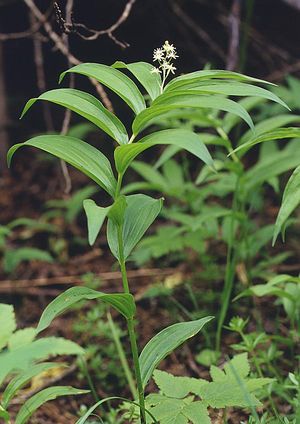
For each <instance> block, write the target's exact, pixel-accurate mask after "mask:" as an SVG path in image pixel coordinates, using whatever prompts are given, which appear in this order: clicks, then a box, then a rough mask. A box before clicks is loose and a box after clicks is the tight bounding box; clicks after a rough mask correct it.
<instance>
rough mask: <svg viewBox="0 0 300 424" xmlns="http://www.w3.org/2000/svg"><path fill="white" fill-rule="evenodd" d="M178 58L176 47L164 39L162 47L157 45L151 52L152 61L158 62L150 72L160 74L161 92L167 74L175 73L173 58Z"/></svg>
mask: <svg viewBox="0 0 300 424" xmlns="http://www.w3.org/2000/svg"><path fill="white" fill-rule="evenodd" d="M177 58H178V55H177V51H176V47H174V45H173V44H170V43H169V41H168V40H167V41H165V43H164V44H163V46H162V47H159V48H157V49H155V50H154V52H153V62H158V64H157V66H154V67H153V68H152V70H151V72H152V73H156V74H162V83H161V92H163V89H164V85H165V82H166V80H167V78H168V76H169V74H170V73H171V74H175V71H176V68H175V66H174V64H173V62H172V61H173V60H176V59H177Z"/></svg>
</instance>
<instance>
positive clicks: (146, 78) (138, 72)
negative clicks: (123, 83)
mask: <svg viewBox="0 0 300 424" xmlns="http://www.w3.org/2000/svg"><path fill="white" fill-rule="evenodd" d="M112 66H113V67H114V68H118V69H124V68H126V69H128V70H129V71H130V72H131V73H132V74H133V75H134V76H135V77H136V79H137V80H138V81H139V82H140V83H141V84H142V86H143V87H144V88H145V90H146V91H147V93H148V94H149V96H150V98H151V99H152V100H154V99H155V98H156V97H158V96H159V95H160V93H161V84H162V81H161V77H160V75H159V74H156V73H153V72H151V70H152V69H153V66H152V65H151V64H150V63H147V62H134V63H128V64H126V63H124V62H119V61H118V62H115V63H114V64H113V65H112Z"/></svg>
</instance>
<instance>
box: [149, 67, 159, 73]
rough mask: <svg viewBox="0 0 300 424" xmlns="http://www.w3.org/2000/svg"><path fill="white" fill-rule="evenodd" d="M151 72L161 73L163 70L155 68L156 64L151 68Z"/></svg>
mask: <svg viewBox="0 0 300 424" xmlns="http://www.w3.org/2000/svg"><path fill="white" fill-rule="evenodd" d="M151 74H161V70H160V69H159V68H155V66H154V67H153V68H152V69H151Z"/></svg>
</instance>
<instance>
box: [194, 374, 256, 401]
mask: <svg viewBox="0 0 300 424" xmlns="http://www.w3.org/2000/svg"><path fill="white" fill-rule="evenodd" d="M201 397H202V399H203V400H205V402H207V403H208V404H209V406H211V407H212V408H226V407H232V406H237V407H241V408H247V407H250V406H251V405H252V406H261V403H260V402H259V400H258V399H256V397H255V396H254V395H252V394H250V393H249V394H248V396H246V395H245V393H244V392H243V390H242V388H241V387H240V385H239V384H238V383H237V382H234V381H232V380H225V381H218V382H211V383H209V384H207V385H206V386H203V388H202V394H201ZM248 398H249V400H250V402H249V401H248Z"/></svg>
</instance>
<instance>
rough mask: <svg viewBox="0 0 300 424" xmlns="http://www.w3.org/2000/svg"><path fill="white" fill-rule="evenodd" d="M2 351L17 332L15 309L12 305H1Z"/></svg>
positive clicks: (0, 342) (0, 332)
mask: <svg viewBox="0 0 300 424" xmlns="http://www.w3.org/2000/svg"><path fill="white" fill-rule="evenodd" d="M0 326H1V331H0V351H1V349H3V348H4V347H5V346H6V345H7V343H8V340H9V339H10V337H11V335H12V334H13V332H14V331H15V329H16V327H17V324H16V318H15V313H14V307H13V306H12V305H5V304H4V303H0Z"/></svg>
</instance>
